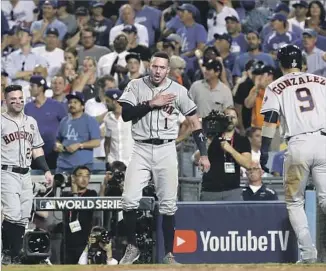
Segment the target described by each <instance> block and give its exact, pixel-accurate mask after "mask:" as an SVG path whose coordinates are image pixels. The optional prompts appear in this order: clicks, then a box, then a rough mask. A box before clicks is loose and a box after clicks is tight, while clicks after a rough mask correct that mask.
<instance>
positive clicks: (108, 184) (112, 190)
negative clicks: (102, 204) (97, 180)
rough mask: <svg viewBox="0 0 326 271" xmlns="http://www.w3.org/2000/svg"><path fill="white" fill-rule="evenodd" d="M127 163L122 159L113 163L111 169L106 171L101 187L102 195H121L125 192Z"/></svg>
mask: <svg viewBox="0 0 326 271" xmlns="http://www.w3.org/2000/svg"><path fill="white" fill-rule="evenodd" d="M126 169H127V167H126V165H125V164H124V163H123V162H120V161H114V162H113V163H112V164H111V169H110V171H107V172H106V175H105V177H104V180H103V183H102V185H101V189H100V197H109V196H111V197H120V196H121V195H122V192H123V182H124V178H125V172H126Z"/></svg>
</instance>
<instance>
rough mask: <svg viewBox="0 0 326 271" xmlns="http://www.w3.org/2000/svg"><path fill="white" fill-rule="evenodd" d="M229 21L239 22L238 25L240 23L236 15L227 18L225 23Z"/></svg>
mask: <svg viewBox="0 0 326 271" xmlns="http://www.w3.org/2000/svg"><path fill="white" fill-rule="evenodd" d="M227 20H232V21H234V22H237V23H238V22H239V19H238V18H237V17H236V16H234V15H229V16H226V17H225V21H227Z"/></svg>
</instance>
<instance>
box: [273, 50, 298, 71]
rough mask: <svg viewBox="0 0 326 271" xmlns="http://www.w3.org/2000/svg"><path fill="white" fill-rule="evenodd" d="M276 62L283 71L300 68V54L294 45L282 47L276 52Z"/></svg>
mask: <svg viewBox="0 0 326 271" xmlns="http://www.w3.org/2000/svg"><path fill="white" fill-rule="evenodd" d="M277 60H278V61H279V62H280V64H281V66H282V67H283V68H285V69H294V68H297V69H300V70H301V68H302V52H301V50H300V49H299V47H298V46H296V45H291V44H286V45H284V46H282V47H281V48H280V49H279V50H278V52H277Z"/></svg>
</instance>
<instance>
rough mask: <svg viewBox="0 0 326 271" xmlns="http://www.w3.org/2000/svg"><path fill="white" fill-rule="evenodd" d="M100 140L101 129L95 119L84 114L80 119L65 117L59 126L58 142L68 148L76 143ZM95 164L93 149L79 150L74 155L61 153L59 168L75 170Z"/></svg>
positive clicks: (58, 162)
mask: <svg viewBox="0 0 326 271" xmlns="http://www.w3.org/2000/svg"><path fill="white" fill-rule="evenodd" d="M94 139H100V127H99V124H98V122H97V121H96V119H95V118H93V117H91V116H89V115H87V114H83V115H82V116H81V117H80V118H78V119H72V118H71V116H67V117H65V118H64V119H63V120H62V121H61V122H60V126H59V131H58V135H57V140H58V141H60V142H61V143H62V144H63V146H65V147H67V146H70V145H72V144H75V143H83V142H87V141H90V140H94ZM92 163H93V149H83V150H77V151H75V152H74V153H69V152H62V153H59V157H58V161H57V167H58V168H63V169H69V168H74V167H76V166H79V165H87V164H88V165H89V164H92Z"/></svg>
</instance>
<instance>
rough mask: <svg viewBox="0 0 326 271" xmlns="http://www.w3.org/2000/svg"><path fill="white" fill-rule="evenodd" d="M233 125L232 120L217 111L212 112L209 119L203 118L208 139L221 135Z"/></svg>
mask: <svg viewBox="0 0 326 271" xmlns="http://www.w3.org/2000/svg"><path fill="white" fill-rule="evenodd" d="M231 123H232V118H230V117H228V116H226V115H225V114H224V113H223V112H220V111H216V110H212V111H211V112H210V113H209V114H208V116H207V117H205V118H203V128H204V131H205V133H206V135H207V137H214V136H219V135H221V134H222V133H224V132H225V131H226V130H227V128H228V126H229V125H230V124H231Z"/></svg>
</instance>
